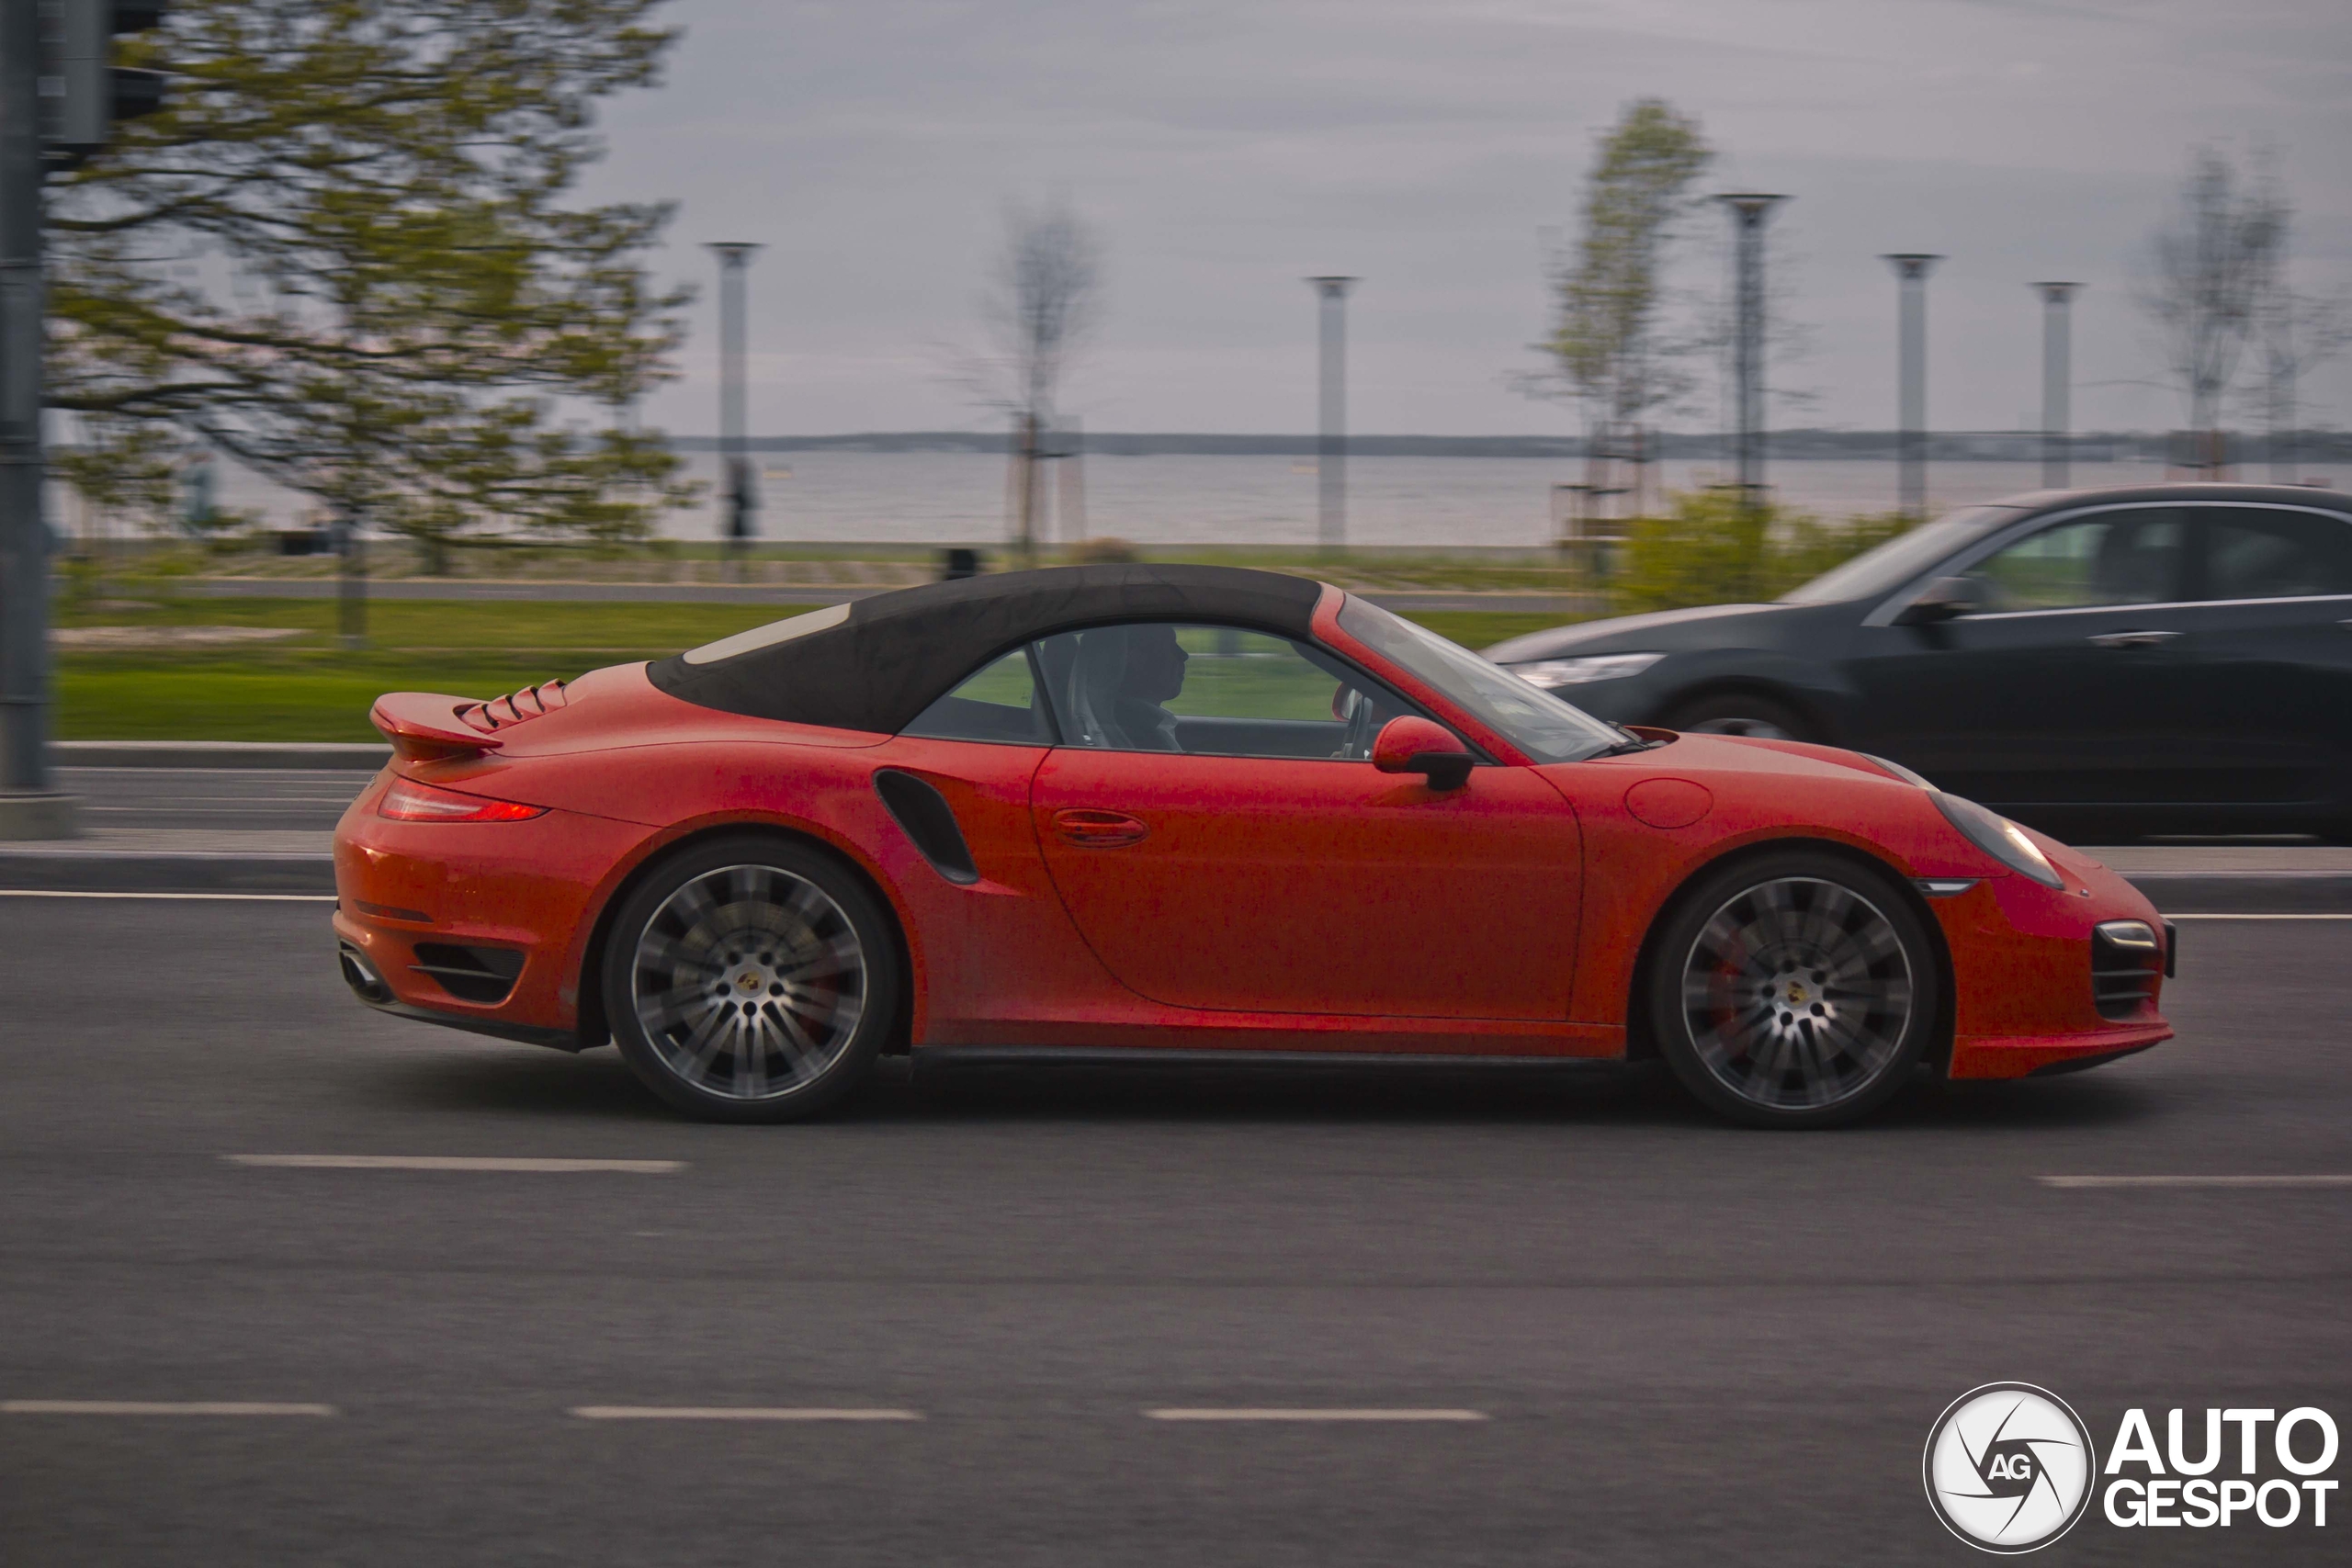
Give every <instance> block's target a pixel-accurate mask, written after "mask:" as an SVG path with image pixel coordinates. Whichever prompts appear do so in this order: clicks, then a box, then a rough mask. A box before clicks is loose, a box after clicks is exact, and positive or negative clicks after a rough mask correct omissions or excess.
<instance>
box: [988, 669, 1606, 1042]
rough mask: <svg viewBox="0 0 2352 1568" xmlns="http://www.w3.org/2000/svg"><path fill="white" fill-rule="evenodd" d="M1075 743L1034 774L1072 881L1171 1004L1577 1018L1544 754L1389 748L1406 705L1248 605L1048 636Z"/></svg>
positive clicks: (1572, 851)
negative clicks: (1447, 758)
mask: <svg viewBox="0 0 2352 1568" xmlns="http://www.w3.org/2000/svg"><path fill="white" fill-rule="evenodd" d="M1038 653H1039V660H1040V664H1041V666H1042V667H1043V668H1044V669H1045V671H1046V678H1047V681H1048V682H1049V684H1050V685H1051V686H1052V689H1053V691H1054V694H1055V702H1056V710H1057V715H1059V716H1061V728H1062V732H1063V735H1064V742H1065V743H1064V744H1063V745H1062V746H1061V747H1059V748H1057V749H1056V750H1054V751H1053V752H1052V753H1050V754H1049V755H1048V756H1047V757H1046V761H1045V762H1044V764H1043V765H1042V766H1041V767H1040V768H1039V769H1038V771H1037V775H1036V778H1035V783H1034V784H1033V787H1032V803H1033V809H1034V813H1035V823H1036V830H1037V837H1038V840H1039V842H1040V844H1041V845H1042V847H1043V852H1044V855H1045V859H1046V865H1047V867H1048V869H1049V870H1050V872H1051V874H1052V876H1053V879H1054V883H1055V886H1057V888H1058V889H1059V890H1060V893H1061V897H1062V900H1063V902H1064V904H1065V905H1066V906H1067V908H1069V913H1070V916H1071V918H1072V919H1074V920H1076V922H1077V924H1078V927H1079V929H1080V931H1081V932H1082V933H1083V934H1084V936H1085V938H1086V940H1087V942H1088V943H1089V944H1090V945H1091V947H1092V948H1093V949H1094V951H1095V953H1096V954H1097V955H1099V956H1100V957H1101V958H1102V960H1103V964H1105V965H1106V966H1107V967H1108V968H1109V969H1110V970H1111V972H1112V973H1113V974H1114V975H1115V976H1117V977H1118V978H1119V980H1120V981H1121V982H1122V983H1124V984H1125V985H1126V986H1127V987H1130V988H1131V989H1133V990H1135V991H1136V992H1138V993H1140V994H1141V995H1143V996H1145V997H1148V998H1151V999H1152V1000H1154V1001H1158V1002H1161V1003H1164V1004H1167V1005H1170V1006H1174V1007H1186V1008H1203V1009H1213V1010H1227V1011H1237V1010H1238V1011H1248V1012H1278V1013H1305V1014H1327V1015H1329V1014H1339V1015H1367V1016H1383V1015H1386V1016H1410V1017H1435V1018H1443V1017H1455V1018H1483V1019H1558V1018H1565V1017H1566V1014H1567V1003H1568V996H1569V990H1570V986H1571V982H1572V981H1573V979H1574V975H1573V969H1574V950H1575V937H1576V918H1577V886H1578V848H1577V824H1576V818H1575V816H1574V813H1573V812H1572V811H1571V810H1570V809H1569V808H1568V807H1567V804H1566V801H1565V800H1564V799H1563V798H1562V797H1561V795H1559V793H1558V792H1557V791H1556V790H1555V789H1554V788H1552V786H1551V785H1550V784H1546V783H1545V782H1544V780H1543V779H1542V778H1540V777H1539V776H1537V774H1536V773H1534V772H1533V770H1532V769H1528V768H1523V767H1501V766H1487V767H1480V768H1477V769H1476V770H1474V771H1473V773H1472V776H1471V780H1470V783H1469V784H1468V785H1467V786H1465V787H1464V788H1461V789H1455V790H1445V791H1439V790H1432V789H1430V787H1429V784H1428V783H1427V782H1426V781H1425V780H1423V779H1421V778H1419V777H1415V776H1402V775H1395V774H1385V773H1379V772H1377V771H1376V770H1374V767H1373V766H1372V763H1371V761H1370V760H1369V758H1370V740H1371V737H1372V736H1373V734H1374V733H1375V732H1376V730H1377V728H1378V726H1379V725H1380V723H1382V722H1384V721H1385V719H1386V718H1387V717H1389V716H1394V715H1396V714H1398V713H1402V712H1408V711H1411V709H1410V708H1409V705H1407V704H1405V703H1404V702H1403V701H1402V700H1401V699H1399V698H1397V696H1395V695H1394V694H1391V693H1388V692H1386V691H1385V689H1380V688H1378V687H1377V685H1376V683H1374V682H1371V681H1369V680H1368V679H1367V678H1365V677H1363V676H1362V675H1361V674H1359V673H1357V672H1355V671H1351V670H1350V669H1349V668H1348V667H1347V666H1345V665H1343V664H1341V663H1340V661H1339V660H1336V659H1334V658H1333V657H1332V656H1331V655H1329V653H1328V652H1326V651H1324V650H1322V649H1309V648H1307V647H1306V646H1305V645H1303V644H1299V643H1295V642H1292V641H1290V640H1289V639H1287V638H1284V637H1275V636H1272V635H1270V634H1267V633H1262V632H1255V631H1247V630H1241V629H1238V628H1234V627H1217V626H1137V627H1103V628H1098V629H1096V630H1093V631H1089V632H1087V633H1085V634H1083V635H1082V636H1072V637H1058V638H1053V639H1049V640H1048V642H1046V643H1045V644H1041V645H1039V649H1038Z"/></svg>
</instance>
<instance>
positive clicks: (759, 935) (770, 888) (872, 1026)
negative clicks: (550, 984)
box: [604, 833, 899, 1122]
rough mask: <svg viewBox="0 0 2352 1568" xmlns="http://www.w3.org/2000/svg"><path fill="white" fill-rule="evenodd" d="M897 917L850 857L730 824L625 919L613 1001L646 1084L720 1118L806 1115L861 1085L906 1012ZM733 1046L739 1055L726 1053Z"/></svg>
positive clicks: (621, 1042) (626, 904) (615, 1024)
mask: <svg viewBox="0 0 2352 1568" xmlns="http://www.w3.org/2000/svg"><path fill="white" fill-rule="evenodd" d="M891 930H892V928H891V926H890V923H889V919H888V916H887V915H886V914H885V913H884V911H883V910H882V908H880V907H879V906H878V905H877V904H876V900H875V898H874V896H873V895H872V894H871V893H869V892H867V891H866V889H865V884H864V883H862V882H861V881H860V880H859V879H858V878H857V877H856V876H855V875H854V874H852V873H851V872H850V870H849V869H848V868H847V867H845V866H844V865H842V863H841V862H839V861H838V860H836V859H834V858H833V857H832V856H831V855H830V854H828V853H826V852H824V851H822V850H820V849H816V848H814V847H812V846H810V845H807V844H803V843H800V842H797V841H796V840H789V839H784V838H779V837H774V836H770V835H766V834H756V833H730V834H729V835H727V836H726V837H724V838H718V839H711V840H705V841H703V842H700V843H697V844H695V845H694V846H693V847H692V848H690V849H688V850H687V851H685V852H684V853H682V854H680V855H678V856H677V857H676V858H675V859H673V860H671V861H669V862H667V863H663V864H662V865H661V866H660V867H659V868H657V869H656V870H655V872H654V873H653V874H651V875H650V876H649V877H647V878H646V879H645V881H644V882H642V883H640V884H639V886H637V888H636V889H635V890H634V891H632V892H631V893H630V894H629V895H628V897H627V898H626V899H624V900H623V902H622V904H621V907H620V908H619V909H618V910H617V911H616V913H615V915H614V918H613V925H612V934H611V935H610V936H609V937H608V938H607V939H606V942H605V972H604V989H605V1016H606V1018H607V1019H609V1020H610V1021H611V1024H612V1031H613V1042H614V1043H615V1044H616V1045H618V1046H619V1047H620V1051H621V1055H622V1057H623V1059H625V1060H626V1061H627V1062H628V1065H629V1070H630V1071H631V1072H633V1073H635V1074H636V1075H637V1077H638V1078H639V1081H641V1082H642V1083H643V1084H644V1085H645V1087H646V1088H648V1089H651V1090H652V1091H653V1092H654V1093H656V1094H658V1095H660V1096H661V1097H662V1099H663V1100H667V1101H669V1102H670V1103H671V1104H672V1105H673V1106H675V1107H677V1108H678V1109H679V1110H681V1111H685V1112H686V1113H687V1114H689V1115H692V1116H698V1117H702V1118H704V1119H706V1120H708V1121H714V1122H794V1121H798V1120H800V1119H801V1118H803V1117H807V1116H813V1115H815V1114H817V1113H818V1112H819V1111H823V1110H825V1109H826V1108H827V1107H829V1106H831V1105H833V1104H834V1103H836V1102H837V1101H839V1100H841V1098H842V1096H843V1095H845V1094H847V1093H849V1092H850V1091H851V1090H852V1089H855V1088H856V1087H857V1085H858V1083H859V1082H860V1080H862V1079H863V1078H864V1077H865V1075H866V1073H867V1072H868V1071H869V1070H870V1069H871V1068H872V1066H873V1065H874V1057H875V1055H876V1053H877V1052H878V1051H879V1050H880V1049H881V1045H882V1042H883V1041H884V1040H886V1039H888V1037H889V1033H890V1029H891V1026H892V1025H893V1024H894V1023H895V1022H896V1021H897V1013H898V1005H899V957H898V947H897V944H896V943H895V942H892V940H891ZM722 1058H723V1060H722Z"/></svg>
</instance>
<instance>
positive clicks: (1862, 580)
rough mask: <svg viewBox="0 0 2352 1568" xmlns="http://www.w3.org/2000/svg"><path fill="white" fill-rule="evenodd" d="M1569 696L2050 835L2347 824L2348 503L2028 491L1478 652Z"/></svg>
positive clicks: (2246, 494)
mask: <svg viewBox="0 0 2352 1568" xmlns="http://www.w3.org/2000/svg"><path fill="white" fill-rule="evenodd" d="M1487 657H1488V658H1489V659H1492V660H1495V661H1496V662H1497V663H1499V664H1502V665H1506V666H1508V667H1509V668H1510V669H1511V670H1512V671H1516V672H1517V673H1518V674H1520V675H1521V676H1524V677H1525V678H1526V679H1528V680H1530V681H1532V682H1535V683H1536V684H1538V685H1540V686H1544V687H1546V688H1549V689H1551V690H1553V691H1555V692H1557V693H1558V694H1560V695H1562V696H1564V697H1566V698H1567V699H1568V700H1569V701H1571V702H1573V703H1575V704H1576V705H1577V706H1578V707H1581V708H1584V709H1586V710H1587V711H1589V712H1591V713H1594V714H1597V715H1599V716H1601V717H1604V718H1610V719H1615V720H1617V721H1619V722H1621V723H1627V724H1647V725H1655V726H1658V727H1661V728H1668V729H1680V730H1713V731H1718V732H1728V733H1733V734H1745V735H1757V736H1766V737H1774V736H1778V737H1786V738H1790V739H1800V740H1821V741H1828V742H1831V743H1834V744H1836V745H1839V746H1849V747H1853V748H1855V749H1857V750H1863V751H1870V752H1874V753H1877V754H1878V755H1880V756H1883V757H1887V758H1891V759H1893V760H1894V761H1899V762H1902V763H1904V764H1905V765H1906V766H1908V767H1910V768H1913V769H1915V770H1917V772H1919V773H1924V774H1926V775H1927V776H1928V778H1930V779H1931V780H1933V781H1934V782H1935V783H1936V784H1938V785H1939V786H1941V787H1944V788H1947V789H1950V790H1951V791H1952V792H1954V793H1955V794H1959V795H1967V796H1970V797H1972V798H1974V799H1977V800H1981V801H1983V802H1985V804H1986V805H1988V806H1991V807H1995V808H1996V810H1999V811H2002V812H2004V813H2007V814H2008V815H2010V816H2013V817H2016V818H2019V819H2020V820H2023V821H2026V822H2030V823H2032V824H2033V825H2035V826H2037V827H2040V828H2042V829H2045V830H2047V831H2049V832H2052V833H2056V834H2058V835H2060V836H2062V837H2073V838H2075V839H2077V840H2096V839H2097V838H2099V837H2106V836H2111V835H2112V836H2124V835H2132V834H2142V833H2165V832H2172V833H2260V832H2279V833H2285V832H2316V833H2320V834H2323V835H2324V836H2327V837H2330V838H2338V839H2340V838H2343V837H2345V836H2346V834H2352V500H2347V499H2346V498H2345V497H2343V496H2339V495H2336V494H2335V493H2333V492H2331V491H2324V490H2315V489H2304V488H2299V487H2291V486H2283V485H2222V484H2194V485H2148V486H2143V487H2136V488H2132V489H2124V490H2100V491H2041V492H2037V493H2034V494H2030V495H2021V496H2018V497H2015V498H2013V499H2011V500H2008V501H2004V502H1997V503H1996V504H1993V505H1989V506H1977V507H1971V508H1969V509H1968V510H1966V511H1963V512H1958V513H1952V514H1951V515H1950V516H1947V517H1943V518H1939V519H1938V520H1937V521H1935V522H1932V523H1928V524H1924V525H1921V526H1919V527H1917V528H1915V529H1913V530H1911V531H1910V532H1909V533H1907V534H1904V535H1902V536H1898V537H1896V538H1894V539H1892V540H1890V541H1888V542H1887V543H1885V544H1883V545H1881V546H1880V547H1878V548H1876V549H1874V550H1871V551H1869V552H1868V553H1866V554H1864V555H1860V556H1858V557H1856V558H1854V559H1852V560H1850V561H1848V562H1847V563H1846V564H1844V565H1843V566H1840V567H1838V568H1837V569H1836V570H1833V571H1830V572H1828V573H1827V574H1826V575H1824V576H1822V577H1818V578H1815V580H1814V581H1811V582H1808V583H1806V584H1805V585H1804V587H1802V588H1799V589H1797V590H1795V591H1794V592H1791V593H1788V594H1785V595H1783V596H1782V597H1781V599H1780V600H1779V601H1777V602H1776V603H1773V604H1724V605H1716V606H1713V607H1710V608H1707V609H1699V610H1673V611H1668V612H1666V613H1664V614H1661V615H1629V616H1624V617H1621V618H1619V619H1615V620H1606V621H1588V622H1585V623H1583V624H1581V625H1577V626H1560V627H1556V628H1555V629H1553V630H1551V631H1544V632H1537V633H1534V634H1533V635H1532V636H1529V637H1515V638H1513V639H1512V640H1510V641H1509V642H1506V643H1501V644H1498V645H1497V646H1496V647H1494V648H1491V649H1487Z"/></svg>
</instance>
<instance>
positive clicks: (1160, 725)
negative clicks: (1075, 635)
mask: <svg viewBox="0 0 2352 1568" xmlns="http://www.w3.org/2000/svg"><path fill="white" fill-rule="evenodd" d="M1187 662H1189V660H1187V658H1186V656H1185V653H1184V649H1183V647H1182V644H1180V643H1179V642H1177V640H1176V628H1175V627H1173V626H1104V627H1103V628H1101V629H1100V630H1097V631H1091V632H1088V633H1086V634H1085V635H1084V636H1083V637H1080V638H1079V643H1078V680H1077V682H1076V684H1077V687H1078V694H1079V704H1078V705H1079V709H1080V721H1081V723H1082V724H1083V726H1084V728H1086V729H1087V731H1088V732H1089V733H1088V739H1090V740H1091V741H1093V742H1094V743H1095V744H1097V745H1101V746H1108V747H1110V748H1112V749H1114V750H1122V751H1181V750H1183V748H1182V746H1181V745H1179V744H1178V743H1177V739H1176V716H1175V715H1174V714H1171V713H1170V712H1169V711H1168V710H1167V709H1166V708H1165V707H1163V706H1161V704H1163V703H1168V702H1172V701H1173V700H1175V697H1176V694H1178V693H1180V692H1182V690H1183V689H1184V667H1185V665H1186V663H1187Z"/></svg>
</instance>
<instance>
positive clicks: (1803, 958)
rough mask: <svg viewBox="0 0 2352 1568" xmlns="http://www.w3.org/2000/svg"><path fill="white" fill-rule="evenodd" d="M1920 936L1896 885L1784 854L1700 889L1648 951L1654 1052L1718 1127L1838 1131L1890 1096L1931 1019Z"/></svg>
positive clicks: (1931, 968) (1815, 858) (1827, 860)
mask: <svg viewBox="0 0 2352 1568" xmlns="http://www.w3.org/2000/svg"><path fill="white" fill-rule="evenodd" d="M1940 987H1941V979H1940V977H1939V970H1938V967H1937V964H1936V951H1935V947H1934V944H1933V942H1932V940H1931V938H1930V937H1929V934H1928V928H1927V922H1926V921H1925V919H1922V918H1921V917H1920V916H1919V914H1918V913H1917V911H1916V910H1914V909H1913V908H1912V906H1911V900H1910V899H1909V897H1907V896H1906V895H1905V890H1904V889H1903V887H1902V886H1900V885H1899V884H1898V883H1897V882H1896V881H1895V879H1894V877H1893V876H1892V875H1890V874H1886V873H1883V872H1880V871H1876V870H1874V869H1872V868H1871V867H1869V866H1867V865H1864V864H1861V863H1859V862H1856V861H1853V860H1849V859H1848V858H1846V857H1844V856H1841V855H1837V854H1830V853H1825V852H1820V851H1817V850H1786V851H1779V852H1772V853H1770V854H1764V855H1759V856H1757V857H1755V858H1753V859H1750V860H1746V861H1743V862H1741V863H1737V864H1736V865H1731V866H1727V867H1724V869H1722V870H1720V871H1715V872H1712V873H1708V874H1702V876H1701V877H1700V879H1699V880H1698V881H1697V882H1696V883H1694V884H1693V885H1692V886H1691V887H1690V889H1689V891H1688V892H1687V893H1686V894H1685V896H1684V897H1682V898H1681V899H1679V901H1678V902H1677V903H1676V905H1675V908H1674V912H1673V914H1672V915H1670V916H1669V917H1668V920H1667V924H1666V926H1665V927H1664V929H1663V930H1662V931H1660V932H1659V934H1658V940H1657V945H1656V946H1655V948H1654V949H1653V950H1652V956H1651V962H1650V966H1649V978H1648V990H1649V995H1648V997H1647V998H1645V1001H1646V1005H1647V1007H1648V1010H1649V1021H1650V1027H1651V1030H1652V1031H1653V1037H1654V1038H1655V1039H1656V1040H1657V1044H1658V1051H1659V1054H1660V1055H1663V1056H1664V1057H1665V1058H1666V1061H1667V1065H1668V1066H1670V1067H1672V1068H1673V1069H1674V1076H1675V1077H1678V1078H1679V1079H1681V1080H1682V1085H1683V1087H1684V1088H1685V1089H1689V1090H1690V1091H1691V1094H1692V1095H1693V1096H1695V1097H1696V1098H1697V1099H1698V1100H1699V1101H1700V1103H1702V1105H1704V1106H1706V1107H1707V1108H1708V1109H1709V1110H1711V1111H1714V1112H1715V1113H1716V1114H1718V1115H1721V1116H1724V1117H1727V1118H1729V1119H1730V1120H1732V1121H1735V1122H1742V1123H1744V1124H1746V1125H1747V1126H1751V1127H1781V1128H1807V1127H1834V1126H1839V1125H1842V1124H1844V1123H1846V1122H1856V1121H1860V1119H1862V1118H1863V1117H1865V1116H1868V1115H1870V1114H1871V1112H1872V1111H1876V1110H1878V1109H1879V1108H1880V1107H1881V1106H1883V1105H1884V1104H1885V1103H1886V1102H1887V1101H1888V1100H1891V1099H1893V1098H1894V1096H1895V1095H1896V1094H1898V1093H1899V1092H1901V1091H1902V1089H1903V1088H1904V1086H1905V1084H1907V1083H1909V1082H1910V1081H1911V1080H1912V1079H1913V1078H1914V1077H1916V1076H1917V1069H1918V1067H1919V1066H1920V1064H1921V1063H1923V1062H1925V1061H1927V1060H1928V1057H1929V1053H1930V1051H1931V1049H1932V1048H1933V1045H1934V1043H1935V1038H1934V1037H1935V1034H1936V1031H1937V1027H1938V1023H1937V1021H1938V1019H1939V1017H1940V1016H1941V1007H1940V1003H1941V996H1940Z"/></svg>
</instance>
